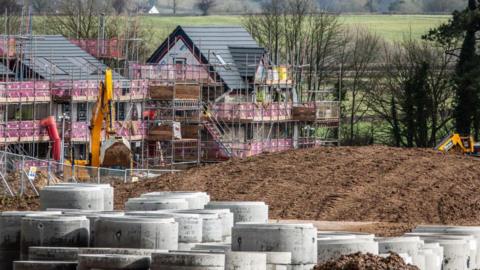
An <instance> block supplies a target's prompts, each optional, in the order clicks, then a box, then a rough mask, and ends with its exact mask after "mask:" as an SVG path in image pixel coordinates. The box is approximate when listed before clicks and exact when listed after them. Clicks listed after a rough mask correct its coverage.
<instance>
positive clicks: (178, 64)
mask: <svg viewBox="0 0 480 270" xmlns="http://www.w3.org/2000/svg"><path fill="white" fill-rule="evenodd" d="M173 63H174V64H175V70H176V72H177V75H182V74H183V73H184V71H185V65H186V64H187V58H174V59H173Z"/></svg>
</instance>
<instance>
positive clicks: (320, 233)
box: [317, 231, 375, 241]
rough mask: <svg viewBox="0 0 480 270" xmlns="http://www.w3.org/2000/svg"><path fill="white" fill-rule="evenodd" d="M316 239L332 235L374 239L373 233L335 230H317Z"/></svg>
mask: <svg viewBox="0 0 480 270" xmlns="http://www.w3.org/2000/svg"><path fill="white" fill-rule="evenodd" d="M317 236H318V239H320V238H332V237H335V238H337V237H348V238H356V239H364V240H366V239H369V240H372V241H373V240H374V239H375V234H371V233H359V232H337V231H318V234H317Z"/></svg>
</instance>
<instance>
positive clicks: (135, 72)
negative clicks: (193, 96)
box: [130, 64, 213, 83]
mask: <svg viewBox="0 0 480 270" xmlns="http://www.w3.org/2000/svg"><path fill="white" fill-rule="evenodd" d="M130 70H131V74H130V76H131V78H133V79H147V80H150V81H152V82H159V83H166V82H184V83H185V82H195V83H199V82H202V83H206V82H213V80H212V79H211V77H212V76H213V74H211V72H209V71H208V66H206V65H139V64H135V65H133V66H132V67H131V69H130Z"/></svg>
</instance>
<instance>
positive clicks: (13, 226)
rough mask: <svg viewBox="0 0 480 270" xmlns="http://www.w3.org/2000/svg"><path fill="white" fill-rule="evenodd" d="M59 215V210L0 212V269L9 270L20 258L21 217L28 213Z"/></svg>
mask: <svg viewBox="0 0 480 270" xmlns="http://www.w3.org/2000/svg"><path fill="white" fill-rule="evenodd" d="M41 214H44V215H59V214H61V213H60V212H33V211H11V212H2V213H0V269H2V270H11V269H12V268H13V262H14V261H16V260H18V259H20V235H21V223H22V218H24V217H25V216H28V215H41Z"/></svg>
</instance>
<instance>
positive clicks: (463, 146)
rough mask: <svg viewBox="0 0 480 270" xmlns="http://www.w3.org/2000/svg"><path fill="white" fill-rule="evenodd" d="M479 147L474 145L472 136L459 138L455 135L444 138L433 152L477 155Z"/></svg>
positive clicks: (458, 135)
mask: <svg viewBox="0 0 480 270" xmlns="http://www.w3.org/2000/svg"><path fill="white" fill-rule="evenodd" d="M479 148H480V145H478V144H477V143H475V140H474V139H473V137H472V136H460V134H458V133H455V134H451V135H449V136H447V137H446V138H444V139H443V140H442V141H441V142H440V143H439V144H438V145H437V146H436V147H435V150H438V151H441V152H443V153H448V152H451V151H456V152H459V153H462V154H466V155H478V153H479V150H480V149H479Z"/></svg>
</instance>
